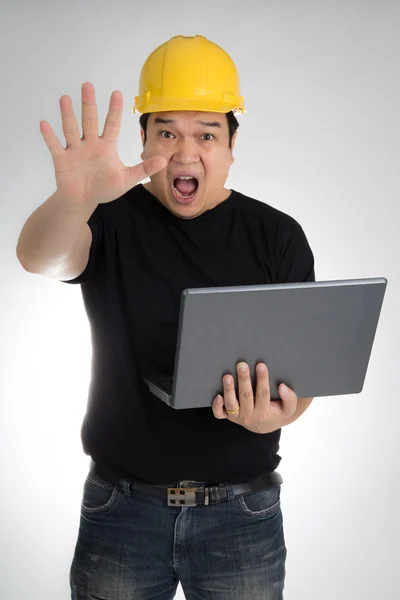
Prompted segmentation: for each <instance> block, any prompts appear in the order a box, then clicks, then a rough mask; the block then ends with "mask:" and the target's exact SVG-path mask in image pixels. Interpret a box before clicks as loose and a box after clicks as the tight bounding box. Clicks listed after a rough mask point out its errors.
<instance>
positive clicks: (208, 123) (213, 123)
mask: <svg viewBox="0 0 400 600" xmlns="http://www.w3.org/2000/svg"><path fill="white" fill-rule="evenodd" d="M154 123H155V124H157V123H163V124H168V123H176V121H175V120H174V119H163V118H162V117H156V118H155V119H154ZM196 123H199V125H204V126H205V127H221V123H220V122H219V121H196Z"/></svg>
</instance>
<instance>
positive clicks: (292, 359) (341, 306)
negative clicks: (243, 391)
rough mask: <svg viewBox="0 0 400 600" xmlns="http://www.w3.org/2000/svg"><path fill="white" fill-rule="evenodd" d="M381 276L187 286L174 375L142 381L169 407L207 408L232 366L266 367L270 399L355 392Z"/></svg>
mask: <svg viewBox="0 0 400 600" xmlns="http://www.w3.org/2000/svg"><path fill="white" fill-rule="evenodd" d="M386 286H387V279H386V278H384V277H375V278H367V279H348V280H339V281H318V282H303V283H283V284H265V285H264V284H263V285H251V286H233V287H208V288H191V289H185V290H183V292H182V296H181V304H180V316H179V326H178V337H177V346H176V355H175V368H174V372H173V373H171V374H170V376H169V377H168V378H165V374H164V377H157V376H152V377H147V378H145V379H144V381H145V382H146V383H147V385H148V387H149V389H150V391H151V392H152V393H153V394H154V395H155V396H157V397H158V398H159V399H160V400H162V401H163V402H165V403H166V404H168V405H169V406H170V407H172V408H174V409H176V410H183V409H190V408H205V407H211V405H212V403H213V400H214V398H215V396H216V395H217V394H218V393H220V394H222V396H223V384H222V377H223V376H224V375H225V374H228V373H230V374H231V375H233V376H234V380H235V387H236V392H237V391H238V389H237V371H236V365H237V363H238V362H239V361H245V362H247V364H248V365H249V367H250V378H251V381H252V384H253V389H255V383H256V375H255V368H256V364H257V363H258V362H264V363H265V364H266V365H267V367H268V369H269V379H270V394H271V400H279V399H280V396H279V393H278V386H279V384H280V383H285V384H286V385H288V386H289V387H290V388H291V389H293V390H294V391H295V392H296V394H297V397H298V398H308V397H320V396H337V395H344V394H358V393H360V392H361V391H362V389H363V386H364V380H365V376H366V373H367V368H368V363H369V359H370V355H371V351H372V346H373V342H374V338H375V333H376V329H377V325H378V320H379V316H380V312H381V308H382V303H383V298H384V295H385V291H386Z"/></svg>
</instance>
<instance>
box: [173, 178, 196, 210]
mask: <svg viewBox="0 0 400 600" xmlns="http://www.w3.org/2000/svg"><path fill="white" fill-rule="evenodd" d="M198 187H199V182H198V180H197V179H196V177H191V176H189V175H188V176H182V177H177V178H176V179H174V181H173V182H172V191H173V194H174V197H175V200H177V202H180V203H181V204H186V203H188V202H190V201H191V200H193V199H194V197H195V195H196V192H197V190H198Z"/></svg>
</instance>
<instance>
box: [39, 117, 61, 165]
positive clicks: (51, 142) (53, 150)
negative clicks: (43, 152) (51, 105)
mask: <svg viewBox="0 0 400 600" xmlns="http://www.w3.org/2000/svg"><path fill="white" fill-rule="evenodd" d="M40 133H41V134H42V137H43V139H44V141H45V143H46V146H47V147H48V149H49V150H50V154H51V156H52V158H53V160H54V161H56V160H57V159H59V158H61V157H62V156H63V153H64V152H65V148H64V147H63V146H62V145H61V142H60V140H59V139H58V137H57V136H56V134H55V133H54V131H53V129H52V127H51V125H50V123H48V122H47V121H40Z"/></svg>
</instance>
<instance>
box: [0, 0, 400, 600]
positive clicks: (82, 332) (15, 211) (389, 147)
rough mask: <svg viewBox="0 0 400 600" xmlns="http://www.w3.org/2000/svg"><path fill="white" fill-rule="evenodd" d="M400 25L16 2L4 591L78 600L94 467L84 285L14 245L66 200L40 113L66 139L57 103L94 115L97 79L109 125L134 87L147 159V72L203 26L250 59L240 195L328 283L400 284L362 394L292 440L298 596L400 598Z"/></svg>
mask: <svg viewBox="0 0 400 600" xmlns="http://www.w3.org/2000/svg"><path fill="white" fill-rule="evenodd" d="M399 30H400V3H399V2H396V1H395V0H393V1H372V0H371V1H354V0H347V1H343V2H338V1H330V2H329V1H320V2H316V1H315V2H309V1H303V2H299V1H288V0H281V1H277V0H275V1H269V2H263V1H261V0H259V1H258V2H256V1H251V0H247V1H246V2H243V1H240V2H236V1H230V2H225V1H222V0H218V2H215V1H212V2H211V1H208V0H203V1H202V2H200V3H194V2H193V3H190V2H183V1H177V0H175V1H171V2H164V1H159V2H156V1H147V2H140V3H139V2H135V1H129V2H128V1H122V0H114V1H113V2H104V1H96V2H94V1H91V2H89V1H86V2H83V1H81V2H77V1H74V2H61V1H59V0H56V1H53V2H50V1H47V2H32V3H28V1H27V0H25V2H23V1H15V0H13V2H11V1H9V2H2V3H1V8H0V56H1V59H0V60H1V65H0V68H1V72H0V76H1V82H2V85H1V113H0V119H1V128H0V136H1V142H0V152H1V156H0V158H1V163H0V164H1V170H2V182H3V183H2V190H1V200H0V202H1V219H0V228H1V233H0V250H1V254H0V256H1V296H0V315H1V317H0V318H1V336H2V343H1V345H0V353H1V354H0V398H1V414H2V418H1V421H0V427H1V438H0V439H1V442H0V443H1V452H0V461H1V462H0V466H1V482H2V491H1V495H0V500H1V506H0V508H1V512H0V514H1V538H2V543H1V560H0V597H1V598H4V599H7V600H25V599H27V598H29V599H32V600H55V599H56V600H67V599H68V598H69V597H70V596H69V585H68V571H69V567H70V562H71V560H72V555H73V550H74V546H75V542H76V536H77V530H78V520H79V512H80V500H81V493H82V485H83V481H84V478H85V476H86V473H87V468H88V457H86V456H85V455H84V454H83V451H82V448H81V442H80V425H81V422H82V419H83V416H84V413H85V409H86V398H87V388H88V384H89V373H90V356H91V347H90V339H89V326H88V322H87V319H86V314H85V311H84V307H83V303H82V298H81V292H80V287H79V286H76V287H74V286H68V285H65V284H62V283H59V282H57V281H53V280H51V279H48V278H46V277H42V276H38V275H31V274H29V273H26V272H25V271H24V270H23V269H22V267H21V266H20V265H19V263H18V261H17V258H16V254H15V248H16V242H17V238H18V235H19V232H20V230H21V228H22V226H23V224H24V222H25V220H26V219H27V218H28V217H29V215H30V214H31V213H32V212H33V211H34V210H35V209H36V208H37V207H38V206H39V205H40V204H42V203H43V202H44V201H45V200H46V198H47V197H48V196H50V195H51V194H52V193H53V192H54V191H55V178H54V173H53V166H52V160H51V156H50V153H49V151H48V149H47V147H46V145H45V143H44V141H43V139H42V137H41V134H40V131H39V121H40V120H41V119H45V120H47V121H49V122H50V123H51V125H52V127H53V129H54V131H55V132H56V135H58V137H59V139H60V141H61V142H62V144H63V145H65V139H64V137H63V135H62V129H61V118H60V109H59V98H60V96H62V95H63V94H68V95H70V96H71V98H72V100H73V103H74V109H75V111H76V115H77V118H78V120H79V121H80V119H81V85H82V83H83V82H85V81H91V82H92V83H93V84H94V85H95V88H96V95H97V101H98V108H99V120H100V133H101V131H102V129H103V125H104V119H105V116H106V113H107V110H108V105H109V100H110V96H111V93H112V91H113V90H114V89H118V90H121V92H122V93H123V97H124V111H123V122H122V128H121V134H120V140H119V153H120V156H121V158H122V160H123V161H124V162H125V164H127V165H133V164H136V163H137V162H139V155H140V151H141V145H140V138H139V126H138V116H137V115H133V114H132V112H131V105H132V103H133V98H134V96H135V95H136V94H137V89H138V88H137V85H138V77H139V72H140V69H141V66H142V64H143V62H144V60H145V59H146V57H147V56H148V54H150V52H152V50H153V49H155V48H156V47H157V46H159V45H160V44H162V43H163V42H165V41H167V40H168V39H169V38H170V37H172V36H174V35H178V34H184V35H195V34H197V33H199V34H202V35H205V36H206V37H208V38H209V39H211V40H212V41H214V42H216V43H217V44H219V45H221V46H222V47H223V48H224V49H225V50H226V51H227V52H228V53H229V54H230V55H231V56H232V58H233V60H234V61H235V62H236V64H237V67H238V70H239V73H240V75H241V84H242V94H243V95H244V97H245V101H246V108H247V110H248V112H247V114H246V115H244V116H242V117H239V118H240V123H241V126H240V134H239V138H238V142H237V146H236V152H235V156H236V163H235V165H234V166H233V167H232V170H231V174H230V177H229V179H228V182H227V185H228V186H229V187H233V188H234V189H237V190H239V191H241V192H243V193H245V194H247V195H249V196H253V197H255V198H258V199H260V200H263V201H265V202H267V203H269V204H272V205H273V206H275V207H277V208H278V209H280V210H283V211H284V212H287V213H289V214H290V215H292V216H293V217H294V218H296V219H297V220H298V221H299V222H300V224H301V225H302V227H303V228H304V230H305V232H306V235H307V237H308V240H309V242H310V245H311V247H312V249H313V252H314V255H315V261H316V277H317V280H329V279H335V278H338V279H341V278H342V279H347V278H357V277H375V276H384V277H386V278H387V279H388V282H389V283H388V288H387V292H386V297H385V300H384V306H383V310H382V313H381V319H380V322H379V326H378V331H377V334H376V338H375V344H374V347H373V351H372V354H371V359H370V364H369V368H368V373H367V377H366V381H365V386H364V390H363V392H362V393H361V394H359V395H353V396H341V397H332V398H320V399H318V398H317V399H315V400H314V402H313V404H312V405H311V407H310V409H309V410H308V411H307V412H306V413H305V414H304V416H303V417H302V418H301V419H299V420H298V421H297V422H296V423H294V424H292V425H290V426H289V427H287V428H285V429H284V430H283V434H282V443H281V450H280V455H281V456H282V457H283V460H282V462H281V465H280V468H279V471H280V472H281V473H282V475H283V477H284V480H285V482H284V485H283V489H282V509H283V515H284V523H285V535H286V543H287V547H288V558H287V578H286V588H285V600H306V599H307V600H309V599H318V600H337V599H338V598H340V600H376V599H377V598H382V599H385V600H395V598H398V593H399V591H398V590H399V584H398V557H399V553H398V537H399V533H400V520H399V511H398V497H399V492H400V485H399V471H400V469H399V467H400V458H399V449H400V443H399V417H400V409H399V386H398V379H397V372H398V365H399V359H400V354H399V350H398V347H399V346H398V344H399V342H398V340H399V337H400V331H399V317H398V313H399V305H400V275H399V266H398V263H399V258H400V252H399V245H398V229H399V217H400V211H399V192H400V184H399V134H400V127H399V106H400V87H399V72H400V68H399V56H400V35H399ZM339 376H340V374H339ZM396 556H397V558H396ZM176 598H177V599H182V598H183V594H182V590H181V588H180V587H179V588H178V593H177V596H176ZM246 600H250V599H246Z"/></svg>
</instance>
